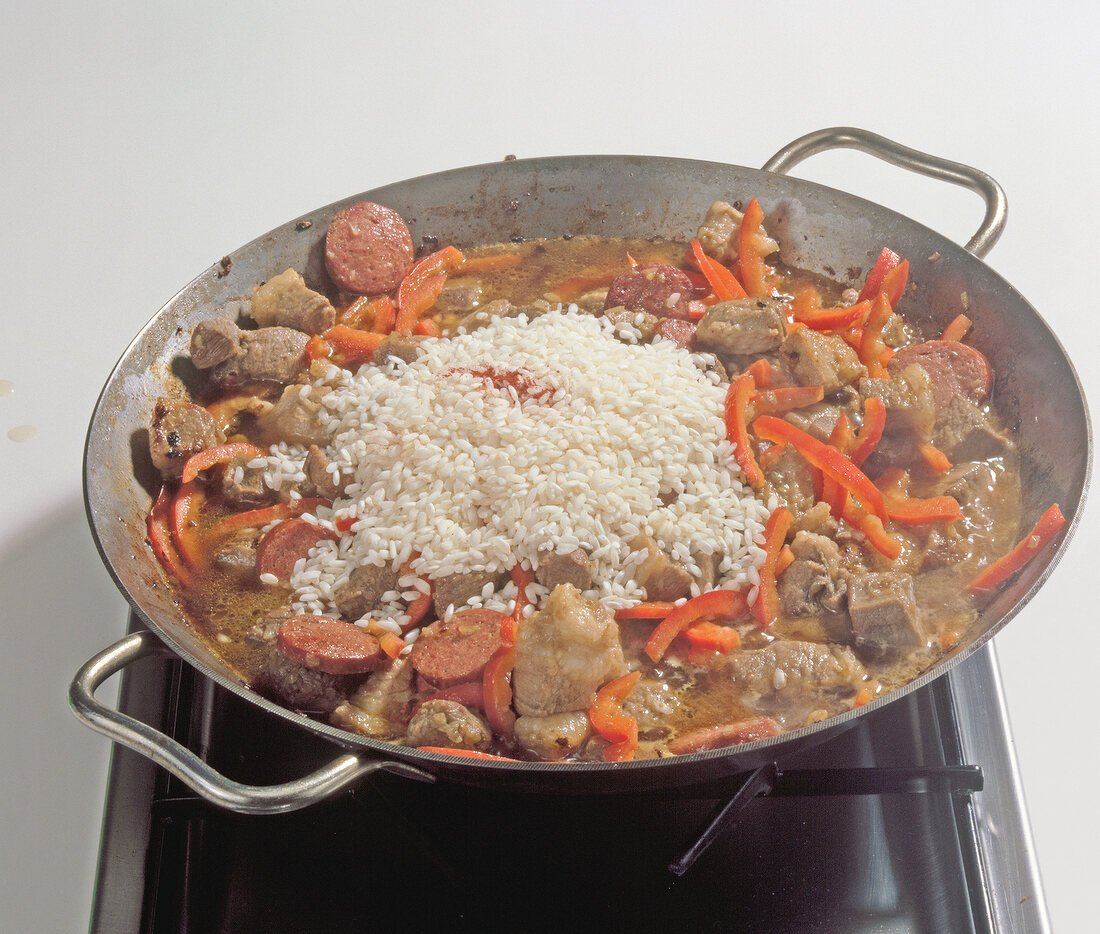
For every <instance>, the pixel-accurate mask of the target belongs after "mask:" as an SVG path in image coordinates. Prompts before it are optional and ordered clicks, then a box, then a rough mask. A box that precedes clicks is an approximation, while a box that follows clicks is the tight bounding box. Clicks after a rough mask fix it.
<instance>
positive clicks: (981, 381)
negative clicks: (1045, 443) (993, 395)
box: [887, 340, 993, 410]
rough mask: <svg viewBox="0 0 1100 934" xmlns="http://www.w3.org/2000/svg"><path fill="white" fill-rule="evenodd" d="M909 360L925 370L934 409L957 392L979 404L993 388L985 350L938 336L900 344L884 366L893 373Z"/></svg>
mask: <svg viewBox="0 0 1100 934" xmlns="http://www.w3.org/2000/svg"><path fill="white" fill-rule="evenodd" d="M911 363H916V364H918V365H920V366H921V367H923V369H924V371H925V372H926V373H927V374H928V378H929V381H930V382H931V384H932V395H933V398H934V399H935V403H936V409H937V410H941V409H944V408H946V407H947V405H948V403H949V402H950V401H951V399H952V397H954V396H957V395H962V396H966V397H967V398H968V399H970V401H971V402H975V403H977V404H978V405H981V404H982V403H983V402H985V401H986V400H987V399H988V398H989V393H990V391H991V390H992V388H993V368H992V367H991V366H990V365H989V361H988V360H987V359H986V358H985V354H983V353H982V352H981V351H980V350H975V349H974V348H973V347H971V346H970V345H969V344H963V343H960V342H959V341H943V340H940V341H926V342H925V343H923V344H914V345H913V346H912V347H903V348H902V349H901V350H899V351H898V352H897V353H896V354H894V356H892V357H891V358H890V362H889V364H887V369H888V370H889V371H890V372H891V373H896V372H899V371H900V370H903V369H905V367H907V366H909V364H911Z"/></svg>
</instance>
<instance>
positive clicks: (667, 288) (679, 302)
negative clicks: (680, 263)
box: [604, 263, 703, 318]
mask: <svg viewBox="0 0 1100 934" xmlns="http://www.w3.org/2000/svg"><path fill="white" fill-rule="evenodd" d="M694 294H695V286H694V285H693V284H692V281H691V279H690V278H689V277H688V274H687V273H686V272H684V271H683V270H682V269H677V268H676V267H675V266H669V265H667V264H665V263H652V264H649V265H646V266H639V267H638V268H637V269H631V270H630V271H628V272H624V273H623V274H622V275H621V276H617V277H616V278H615V281H614V282H612V283H611V287H610V288H609V289H608V290H607V300H606V301H605V303H604V307H605V308H616V307H618V306H620V305H621V306H622V307H624V308H626V309H628V310H630V311H645V312H648V313H649V314H651V315H657V317H659V318H687V317H689V316H690V314H691V311H692V310H693V309H694V308H695V307H698V308H699V309H700V310H702V307H703V306H702V305H700V304H698V303H697V302H694V301H693V298H692V296H693V295H694Z"/></svg>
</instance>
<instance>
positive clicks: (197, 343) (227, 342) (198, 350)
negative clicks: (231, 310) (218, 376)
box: [191, 318, 241, 370]
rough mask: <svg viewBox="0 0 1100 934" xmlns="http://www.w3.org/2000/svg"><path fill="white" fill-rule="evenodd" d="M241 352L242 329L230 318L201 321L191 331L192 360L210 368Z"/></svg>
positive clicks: (197, 365)
mask: <svg viewBox="0 0 1100 934" xmlns="http://www.w3.org/2000/svg"><path fill="white" fill-rule="evenodd" d="M240 352H241V329H240V328H239V327H237V325H236V323H235V322H233V321H230V320H229V319H228V318H211V319H210V320H208V321H200V322H199V323H198V324H197V325H195V329H194V330H193V331H192V332H191V362H192V363H193V364H195V366H196V367H198V368H199V369H200V370H209V369H210V368H211V367H215V366H217V365H218V364H219V363H224V362H225V361H226V360H230V359H232V358H233V357H235V356H237V354H239V353H240Z"/></svg>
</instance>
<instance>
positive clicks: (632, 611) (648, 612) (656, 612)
mask: <svg viewBox="0 0 1100 934" xmlns="http://www.w3.org/2000/svg"><path fill="white" fill-rule="evenodd" d="M675 609H676V604H675V603H668V602H665V601H662V600H652V601H650V602H648V603H638V604H635V605H634V606H627V607H622V608H621V609H618V610H616V611H615V619H664V618H665V617H666V616H668V614H669V613H671V612H672V611H673V610H675Z"/></svg>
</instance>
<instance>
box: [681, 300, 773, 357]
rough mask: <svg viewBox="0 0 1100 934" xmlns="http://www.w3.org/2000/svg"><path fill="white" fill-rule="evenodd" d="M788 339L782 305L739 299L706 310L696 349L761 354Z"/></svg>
mask: <svg viewBox="0 0 1100 934" xmlns="http://www.w3.org/2000/svg"><path fill="white" fill-rule="evenodd" d="M786 336H787V315H786V312H785V311H784V308H783V303H782V302H780V301H779V300H777V299H773V298H739V299H736V300H734V301H729V302H718V303H716V304H714V305H711V307H710V308H708V309H707V311H706V313H705V314H704V315H703V317H702V319H701V320H700V321H699V325H698V327H697V328H696V329H695V346H696V348H697V349H699V350H709V351H711V352H712V353H720V354H760V353H767V352H769V351H772V350H776V349H778V347H779V345H780V344H782V343H783V339H784V338H785V337H786Z"/></svg>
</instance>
